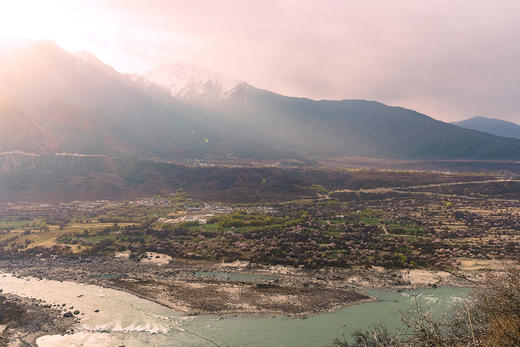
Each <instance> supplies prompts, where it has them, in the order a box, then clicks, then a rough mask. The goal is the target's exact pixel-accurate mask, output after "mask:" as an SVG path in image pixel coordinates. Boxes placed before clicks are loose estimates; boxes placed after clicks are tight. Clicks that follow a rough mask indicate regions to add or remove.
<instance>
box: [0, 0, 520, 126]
mask: <svg viewBox="0 0 520 347" xmlns="http://www.w3.org/2000/svg"><path fill="white" fill-rule="evenodd" d="M519 18H520V1H518V0H488V1H483V0H482V1H481V0H467V1H466V0H392V1H387V0H379V1H376V0H366V1H351V0H319V1H318V0H278V1H274V0H262V1H256V0H255V1H253V0H218V1H214V0H207V1H200V0H190V1H184V0H183V1H180V0H146V1H142V0H88V1H85V0H45V1H42V0H0V42H2V41H4V42H7V41H9V40H13V39H20V38H24V39H34V40H40V39H50V40H54V41H56V43H57V44H58V45H60V46H61V47H63V48H64V49H67V50H88V51H90V52H92V53H93V54H95V55H97V56H98V57H99V58H100V59H101V60H103V61H104V62H105V63H107V64H109V65H112V66H113V67H115V68H116V69H117V70H119V71H122V72H139V73H144V72H146V71H148V70H150V69H152V68H154V67H157V66H160V65H165V64H168V63H170V62H173V61H177V60H183V61H186V62H190V63H193V64H195V65H198V66H201V67H205V68H209V69H212V70H214V71H217V72H220V73H223V74H225V75H228V76H230V77H233V78H236V79H239V80H243V81H246V82H248V83H250V84H252V85H254V86H256V87H259V88H263V89H268V90H271V91H274V92H278V93H281V94H285V95H291V96H304V97H310V98H313V99H367V100H376V101H380V102H383V103H386V104H389V105H398V106H403V107H407V108H411V109H414V110H417V111H419V112H423V113H426V114H428V115H430V116H432V117H434V118H437V119H441V120H444V121H455V120H459V119H464V118H468V117H471V116H476V115H479V116H487V117H497V118H502V119H506V120H511V121H515V122H519V123H520V66H519V62H520V39H519V38H520V20H518V19H519Z"/></svg>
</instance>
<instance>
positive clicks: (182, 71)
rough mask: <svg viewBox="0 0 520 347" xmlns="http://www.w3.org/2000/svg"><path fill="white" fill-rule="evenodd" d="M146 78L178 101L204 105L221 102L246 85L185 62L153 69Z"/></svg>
mask: <svg viewBox="0 0 520 347" xmlns="http://www.w3.org/2000/svg"><path fill="white" fill-rule="evenodd" d="M145 77H146V78H147V79H149V80H150V81H153V82H155V83H157V84H159V85H162V86H164V87H166V88H167V89H168V90H170V92H171V95H172V96H173V97H174V98H176V99H178V100H181V101H183V102H193V103H203V104H206V103H214V102H218V101H221V100H222V99H224V98H226V97H228V96H229V94H230V93H231V91H232V90H233V89H234V88H235V87H236V86H237V85H239V84H241V83H244V82H241V81H237V80H234V79H232V78H230V77H227V76H224V75H222V74H220V73H217V72H214V71H211V70H208V69H204V68H200V67H197V66H195V65H192V64H189V63H185V62H177V63H173V64H170V65H166V66H162V67H159V68H156V69H153V70H152V71H150V72H148V73H147V74H146V75H145Z"/></svg>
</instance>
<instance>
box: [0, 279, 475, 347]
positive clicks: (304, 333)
mask: <svg viewBox="0 0 520 347" xmlns="http://www.w3.org/2000/svg"><path fill="white" fill-rule="evenodd" d="M0 276H1V277H0V288H2V289H3V290H4V292H8V293H13V294H17V295H19V296H24V297H34V298H37V299H41V300H44V301H46V302H47V303H49V304H56V305H58V306H60V307H61V306H62V305H63V304H65V306H63V310H64V312H65V311H67V310H70V307H74V308H73V310H79V311H80V314H79V315H78V317H80V318H81V323H80V326H79V328H78V329H76V331H77V332H76V333H75V334H71V335H65V336H60V335H55V336H43V337H40V338H39V339H38V340H37V343H38V345H39V346H42V347H44V346H56V345H66V346H103V345H106V346H122V345H124V346H126V347H131V346H142V345H145V344H148V345H153V346H214V345H218V346H226V345H230V346H324V345H326V344H330V343H331V342H332V340H333V339H334V338H336V337H341V336H343V335H344V336H347V337H348V336H350V334H351V333H352V332H354V331H355V330H357V329H361V328H367V327H370V326H373V325H375V324H386V325H387V326H389V327H391V328H397V327H399V326H400V325H401V321H400V313H399V312H398V311H399V310H400V311H406V310H407V309H410V308H411V307H412V305H413V303H414V300H415V299H414V297H418V298H419V300H421V302H422V303H423V304H424V305H425V306H427V307H432V308H435V310H437V311H438V312H439V314H442V312H447V310H448V309H449V308H450V307H452V305H453V303H455V302H457V301H459V300H462V298H464V297H465V296H466V295H467V292H468V289H467V288H462V287H439V288H436V289H433V288H428V289H417V290H404V291H402V292H397V291H395V290H393V291H387V290H383V289H377V290H369V291H367V294H368V295H370V296H373V297H375V298H377V299H378V301H376V302H369V303H363V304H359V305H354V306H349V307H345V308H342V309H340V310H337V311H335V312H330V313H322V314H317V315H314V316H311V317H308V318H306V319H295V318H288V317H284V316H273V315H229V316H217V315H204V316H195V317H187V316H183V315H182V314H179V313H176V312H174V311H172V310H171V309H169V308H166V307H164V306H161V305H159V304H156V303H153V302H151V301H148V300H144V299H141V298H138V297H136V296H134V295H131V294H129V293H125V292H121V291H117V290H113V289H109V288H103V287H100V286H95V285H85V284H78V283H73V282H67V281H63V282H60V281H51V280H45V279H42V280H39V279H36V278H17V277H14V276H12V275H10V274H2V275H0ZM97 310H98V312H96V311H97Z"/></svg>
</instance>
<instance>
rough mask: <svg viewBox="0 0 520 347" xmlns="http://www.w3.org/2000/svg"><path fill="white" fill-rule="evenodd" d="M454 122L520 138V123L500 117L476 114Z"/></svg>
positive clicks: (461, 125) (460, 125)
mask: <svg viewBox="0 0 520 347" xmlns="http://www.w3.org/2000/svg"><path fill="white" fill-rule="evenodd" d="M452 124H455V125H457V126H459V127H462V128H467V129H473V130H478V131H482V132H486V133H489V134H492V135H497V136H503V137H512V138H516V139H520V125H518V124H516V123H513V122H509V121H505V120H502V119H499V118H488V117H482V116H476V117H471V118H468V119H464V120H462V121H458V122H453V123H452Z"/></svg>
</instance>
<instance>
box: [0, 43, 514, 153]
mask: <svg viewBox="0 0 520 347" xmlns="http://www.w3.org/2000/svg"><path fill="white" fill-rule="evenodd" d="M0 105H8V106H6V107H5V108H4V109H3V110H1V109H0V121H1V122H2V123H1V126H0V129H1V130H0V135H3V139H0V151H3V152H6V151H7V152H10V151H21V152H36V153H52V152H54V151H55V152H58V153H61V152H65V153H78V154H96V155H106V156H134V157H135V156H138V157H141V158H159V159H162V160H185V159H198V158H206V157H219V158H227V157H247V158H252V159H282V158H295V159H303V158H311V159H312V157H335V156H337V157H343V156H365V157H376V158H399V159H520V140H517V139H512V138H503V137H498V136H494V135H490V134H487V133H482V132H479V131H475V130H469V129H462V128H460V127H457V126H455V125H451V124H447V123H443V122H440V121H437V120H434V119H432V118H430V117H428V116H426V115H423V114H420V113H417V112H415V111H411V110H407V109H404V108H401V107H391V106H386V105H383V104H381V103H377V102H373V101H364V100H342V101H328V100H321V101H315V100H310V99H305V98H294V97H287V96H283V95H280V94H276V93H272V92H269V91H266V90H262V89H258V88H255V87H253V86H251V85H249V84H247V83H245V82H241V81H238V80H234V79H231V78H227V77H225V76H223V75H222V74H219V73H215V72H211V71H209V70H205V69H199V68H196V67H193V66H192V65H189V64H185V63H182V64H173V65H170V66H166V67H162V68H158V69H155V70H153V71H151V72H150V73H148V74H146V75H145V76H139V75H134V74H121V73H119V72H117V71H116V70H115V69H113V68H112V67H110V66H108V65H106V64H104V63H103V62H102V61H100V60H99V59H98V58H97V57H95V56H94V55H92V54H91V53H88V52H79V53H69V52H66V51H64V50H63V49H61V48H60V47H58V46H57V45H56V44H55V43H53V42H48V41H40V42H29V43H24V44H22V45H19V46H18V47H16V48H15V49H9V50H3V51H0Z"/></svg>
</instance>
